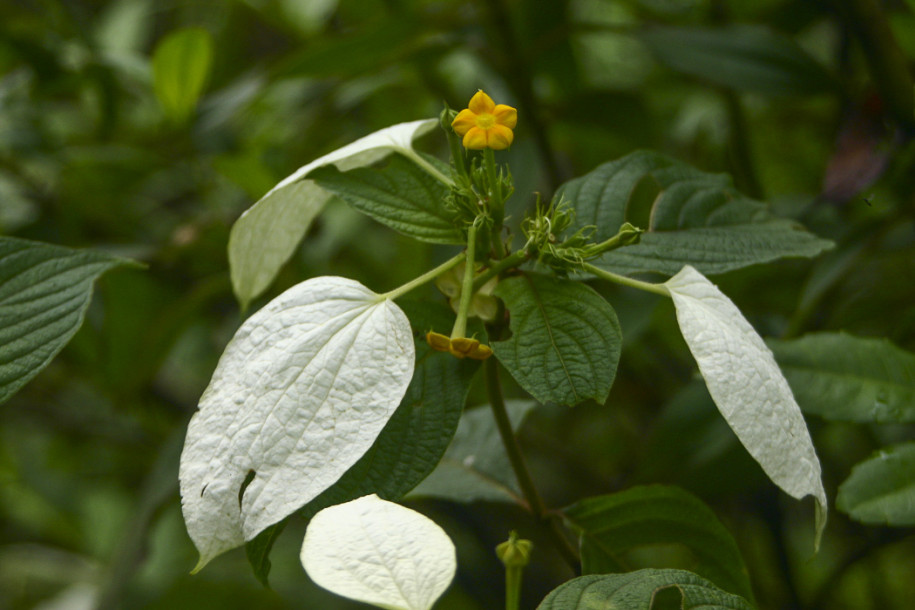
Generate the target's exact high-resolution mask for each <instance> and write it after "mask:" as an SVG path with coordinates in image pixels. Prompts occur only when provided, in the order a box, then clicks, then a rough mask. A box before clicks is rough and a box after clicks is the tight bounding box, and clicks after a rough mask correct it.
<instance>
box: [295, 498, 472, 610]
mask: <svg viewBox="0 0 915 610" xmlns="http://www.w3.org/2000/svg"><path fill="white" fill-rule="evenodd" d="M302 566H303V567H304V568H305V571H306V572H308V576H309V577H311V579H312V580H313V581H314V582H315V583H316V584H317V585H319V586H321V587H324V588H325V589H327V590H328V591H331V592H333V593H336V594H337V595H340V596H343V597H347V598H349V599H354V600H357V601H361V602H365V603H367V604H372V605H374V606H377V607H379V608H386V609H388V610H428V609H429V608H431V607H432V605H433V604H434V603H435V601H436V600H437V599H438V598H439V597H440V596H441V595H442V593H444V592H445V589H447V588H448V585H449V584H451V580H452V579H453V578H454V573H455V571H456V570H457V560H456V558H455V550H454V544H453V543H452V542H451V539H450V538H449V537H448V534H446V533H445V532H444V531H443V530H442V528H440V527H439V526H438V525H436V524H435V523H434V522H432V521H431V520H430V519H428V518H427V517H425V516H423V515H421V514H419V513H418V512H416V511H413V510H410V509H409V508H404V507H403V506H400V505H399V504H394V503H393V502H387V501H385V500H382V499H380V498H379V497H378V496H376V495H374V494H373V495H370V496H364V497H362V498H359V499H358V500H353V501H352V502H347V503H345V504H338V505H337V506H331V507H330V508H325V509H324V510H322V511H321V512H319V513H318V514H317V515H315V516H314V518H313V519H312V520H311V523H309V524H308V530H307V531H306V532H305V540H304V542H303V543H302Z"/></svg>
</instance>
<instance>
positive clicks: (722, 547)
mask: <svg viewBox="0 0 915 610" xmlns="http://www.w3.org/2000/svg"><path fill="white" fill-rule="evenodd" d="M563 512H564V513H565V516H566V519H567V520H568V521H569V523H571V525H572V526H573V527H574V528H575V529H576V530H577V531H578V532H579V535H580V536H581V556H582V571H583V573H585V574H596V573H603V572H616V571H620V569H621V567H622V565H624V564H623V563H621V559H622V557H621V556H622V554H624V553H626V552H627V551H629V550H631V549H634V548H638V547H642V546H646V545H652V544H678V545H682V546H684V547H686V548H687V549H689V550H690V551H691V552H692V554H693V556H694V557H695V558H696V561H697V565H696V567H695V568H694V569H695V571H696V572H697V573H698V574H699V575H700V576H703V577H705V578H708V579H709V580H711V581H712V582H714V583H715V584H716V585H718V586H719V587H721V588H722V589H725V590H727V591H730V592H732V593H736V594H738V595H741V596H743V597H745V598H747V599H752V597H753V590H752V588H751V586H750V578H749V573H748V572H747V568H746V565H744V562H743V557H741V555H740V549H739V548H738V547H737V543H736V542H735V541H734V539H733V538H732V537H731V534H730V533H729V532H728V530H727V529H726V528H725V527H724V526H723V525H722V524H721V522H720V521H719V520H718V518H717V517H716V516H715V513H714V512H712V510H711V509H710V508H709V507H708V506H706V505H705V504H704V503H703V502H702V501H701V500H699V499H698V498H697V497H695V496H694V495H692V494H690V493H688V492H686V491H684V490H682V489H680V488H678V487H668V486H662V485H651V486H645V487H633V488H632V489H628V490H626V491H622V492H619V493H615V494H609V495H604V496H597V497H594V498H587V499H585V500H582V501H581V502H578V503H576V504H574V505H572V506H571V507H569V508H567V509H565V510H564V511H563Z"/></svg>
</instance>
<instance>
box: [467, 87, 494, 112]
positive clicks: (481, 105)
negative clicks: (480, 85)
mask: <svg viewBox="0 0 915 610" xmlns="http://www.w3.org/2000/svg"><path fill="white" fill-rule="evenodd" d="M495 107H496V103H495V102H493V101H492V98H491V97H489V96H488V95H486V94H485V93H484V92H483V90H482V89H480V90H479V91H477V92H476V93H474V94H473V97H472V98H470V103H469V104H467V108H469V109H470V110H471V111H472V112H474V113H475V114H487V113H488V114H492V111H493V109H494V108H495Z"/></svg>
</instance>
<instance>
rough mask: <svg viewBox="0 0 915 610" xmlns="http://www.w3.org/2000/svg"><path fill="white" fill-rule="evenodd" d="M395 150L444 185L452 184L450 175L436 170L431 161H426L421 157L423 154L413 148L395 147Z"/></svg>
mask: <svg viewBox="0 0 915 610" xmlns="http://www.w3.org/2000/svg"><path fill="white" fill-rule="evenodd" d="M397 150H398V151H400V152H402V153H403V154H404V155H405V156H406V157H409V159H410V160H411V161H413V162H414V163H416V164H417V165H418V166H420V168H422V169H423V170H425V171H426V173H427V174H429V175H430V176H432V177H433V178H435V179H436V180H438V181H439V182H441V183H442V184H444V185H445V186H449V187H451V186H454V180H452V179H451V178H450V177H448V176H446V175H445V174H443V173H442V172H440V171H438V169H437V168H436V167H435V166H434V165H432V164H431V163H429V162H428V161H426V160H425V159H423V156H422V155H421V154H419V153H418V152H416V151H415V150H410V149H397Z"/></svg>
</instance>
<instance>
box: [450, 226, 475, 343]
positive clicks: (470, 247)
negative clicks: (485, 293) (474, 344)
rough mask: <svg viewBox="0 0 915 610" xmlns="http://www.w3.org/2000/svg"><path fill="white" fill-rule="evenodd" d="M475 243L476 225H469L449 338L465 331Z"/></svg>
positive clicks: (454, 337)
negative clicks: (456, 311) (458, 297)
mask: <svg viewBox="0 0 915 610" xmlns="http://www.w3.org/2000/svg"><path fill="white" fill-rule="evenodd" d="M476 245H477V225H476V223H474V224H472V225H470V227H469V228H468V229H467V259H466V260H467V262H466V264H465V265H464V280H463V283H462V284H461V303H460V305H459V306H458V313H457V319H456V320H455V321H454V328H452V329H451V338H452V339H456V338H459V337H463V336H464V334H465V333H466V332H467V310H468V309H470V299H471V297H473V266H474V256H475V252H474V251H475V250H476Z"/></svg>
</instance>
